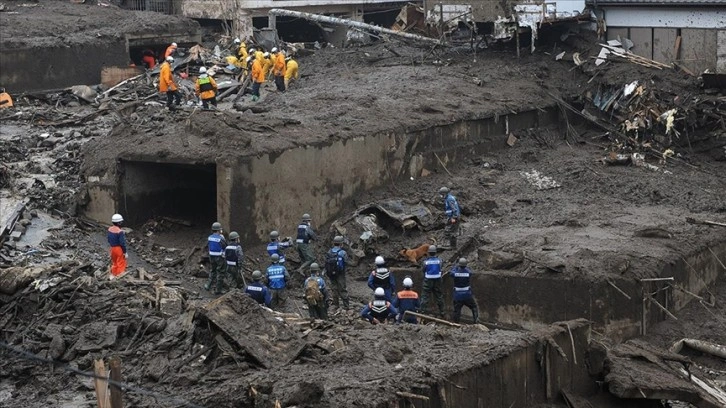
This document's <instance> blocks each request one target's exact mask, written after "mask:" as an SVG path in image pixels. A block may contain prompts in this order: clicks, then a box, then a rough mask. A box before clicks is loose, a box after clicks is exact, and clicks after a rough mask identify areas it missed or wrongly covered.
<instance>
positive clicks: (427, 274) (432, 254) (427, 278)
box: [421, 245, 444, 317]
mask: <svg viewBox="0 0 726 408" xmlns="http://www.w3.org/2000/svg"><path fill="white" fill-rule="evenodd" d="M428 254H429V256H428V258H426V260H424V263H423V272H424V281H423V292H422V293H421V310H423V312H424V313H426V312H427V311H428V309H427V307H428V304H429V300H431V296H432V295H433V297H434V300H435V301H436V305H437V306H438V307H439V317H443V316H444V293H443V292H442V290H441V285H442V282H441V259H439V257H437V256H436V245H431V246H430V247H429V251H428Z"/></svg>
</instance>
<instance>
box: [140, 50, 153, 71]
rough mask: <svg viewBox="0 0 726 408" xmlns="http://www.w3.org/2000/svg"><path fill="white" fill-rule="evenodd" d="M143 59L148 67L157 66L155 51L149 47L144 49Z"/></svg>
mask: <svg viewBox="0 0 726 408" xmlns="http://www.w3.org/2000/svg"><path fill="white" fill-rule="evenodd" d="M142 55H143V56H142V57H141V61H143V62H144V65H146V68H147V69H154V67H155V66H156V57H155V56H154V51H151V50H149V49H146V50H144V52H143V53H142Z"/></svg>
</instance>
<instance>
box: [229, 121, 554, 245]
mask: <svg viewBox="0 0 726 408" xmlns="http://www.w3.org/2000/svg"><path fill="white" fill-rule="evenodd" d="M556 121H557V114H556V112H555V111H554V110H553V109H552V110H550V111H547V112H546V113H543V112H540V111H529V112H526V113H521V114H518V115H503V116H500V117H498V118H486V119H479V120H470V121H462V122H457V123H454V124H451V125H445V126H438V127H432V128H426V129H421V130H418V131H411V132H408V133H384V134H378V135H371V136H366V137H361V138H355V139H348V140H341V141H337V142H333V143H330V144H326V145H317V146H305V147H299V148H296V149H291V150H286V151H284V152H279V153H274V154H267V155H263V156H260V157H240V158H238V159H236V160H234V161H232V162H229V163H219V165H218V170H217V173H218V177H219V178H220V179H219V180H218V192H219V193H218V194H219V197H218V199H219V203H218V215H219V217H218V218H219V220H220V221H221V222H222V223H223V224H224V225H229V226H230V228H233V229H236V230H237V231H240V232H241V233H242V234H243V235H242V240H243V242H248V243H256V242H264V241H265V240H266V239H267V235H268V234H269V231H271V230H273V229H276V230H279V231H280V232H281V233H282V234H283V235H290V234H292V233H293V232H294V228H295V227H296V226H297V223H298V222H299V220H300V216H301V215H302V214H303V213H310V214H311V215H312V216H313V222H314V224H315V225H320V224H323V223H326V222H329V221H332V220H333V219H334V218H335V217H336V216H337V215H338V213H339V211H340V210H341V209H342V208H344V207H346V206H348V205H350V204H357V203H355V198H356V196H357V195H358V194H359V193H361V192H364V191H366V190H369V189H372V188H376V187H379V186H382V185H385V184H387V183H389V182H391V181H393V180H396V179H398V178H400V177H406V178H408V177H419V176H420V174H421V171H422V169H423V168H424V167H426V168H427V169H429V170H431V169H439V170H440V169H441V166H440V165H439V164H438V161H437V159H436V158H435V156H434V154H433V153H434V152H436V153H437V154H438V155H439V157H440V158H441V159H442V160H443V161H444V162H453V161H456V160H462V159H464V158H467V157H470V156H473V155H476V154H481V153H483V152H485V151H491V150H495V149H498V148H501V147H502V146H504V144H505V141H506V135H507V134H508V133H507V131H514V130H517V129H519V128H529V127H536V126H538V125H546V124H552V123H555V122H556ZM280 192H284V195H282V194H281V193H280ZM281 195H282V196H284V197H285V199H284V200H279V199H277V197H278V196H281ZM226 200H229V201H228V202H227V201H226ZM230 209H232V210H230Z"/></svg>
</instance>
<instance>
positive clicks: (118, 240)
mask: <svg viewBox="0 0 726 408" xmlns="http://www.w3.org/2000/svg"><path fill="white" fill-rule="evenodd" d="M122 222H124V217H122V216H121V214H114V215H113V216H112V217H111V223H112V224H113V225H112V226H110V227H109V228H108V234H107V237H108V245H109V246H110V247H111V276H110V278H111V280H114V279H119V278H121V277H122V276H123V275H125V274H126V258H128V256H129V255H128V254H127V253H126V233H124V231H123V230H122V229H121V223H122Z"/></svg>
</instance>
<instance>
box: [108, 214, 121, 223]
mask: <svg viewBox="0 0 726 408" xmlns="http://www.w3.org/2000/svg"><path fill="white" fill-rule="evenodd" d="M123 221H124V217H122V216H121V214H114V215H112V216H111V222H123Z"/></svg>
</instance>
